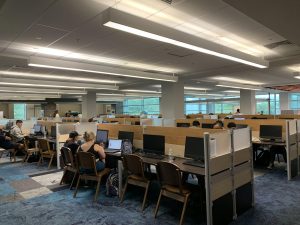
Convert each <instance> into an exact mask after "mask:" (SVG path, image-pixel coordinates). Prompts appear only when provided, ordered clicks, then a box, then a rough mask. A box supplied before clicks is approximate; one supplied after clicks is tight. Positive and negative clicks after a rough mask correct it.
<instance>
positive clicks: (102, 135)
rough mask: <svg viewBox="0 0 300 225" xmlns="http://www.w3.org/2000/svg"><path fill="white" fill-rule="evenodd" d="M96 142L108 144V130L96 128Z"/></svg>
mask: <svg viewBox="0 0 300 225" xmlns="http://www.w3.org/2000/svg"><path fill="white" fill-rule="evenodd" d="M96 142H97V143H104V144H105V146H107V144H108V130H97V135H96Z"/></svg>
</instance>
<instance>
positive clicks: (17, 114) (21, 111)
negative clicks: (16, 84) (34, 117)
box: [14, 104, 26, 120]
mask: <svg viewBox="0 0 300 225" xmlns="http://www.w3.org/2000/svg"><path fill="white" fill-rule="evenodd" d="M14 119H17V120H26V104H14Z"/></svg>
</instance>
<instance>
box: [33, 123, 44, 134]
mask: <svg viewBox="0 0 300 225" xmlns="http://www.w3.org/2000/svg"><path fill="white" fill-rule="evenodd" d="M33 129H34V133H41V132H42V126H41V125H40V124H34V125H33Z"/></svg>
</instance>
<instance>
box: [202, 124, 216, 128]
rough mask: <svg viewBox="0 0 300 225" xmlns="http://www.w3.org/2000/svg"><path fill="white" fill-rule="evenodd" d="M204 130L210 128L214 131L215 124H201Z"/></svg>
mask: <svg viewBox="0 0 300 225" xmlns="http://www.w3.org/2000/svg"><path fill="white" fill-rule="evenodd" d="M201 127H202V128H209V129H213V128H214V124H213V123H202V124H201Z"/></svg>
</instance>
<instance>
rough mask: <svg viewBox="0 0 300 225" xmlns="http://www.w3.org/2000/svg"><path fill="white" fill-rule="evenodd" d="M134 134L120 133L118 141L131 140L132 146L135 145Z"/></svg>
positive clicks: (128, 132)
mask: <svg viewBox="0 0 300 225" xmlns="http://www.w3.org/2000/svg"><path fill="white" fill-rule="evenodd" d="M133 137H134V132H130V131H119V134H118V139H121V140H130V142H131V144H132V143H133Z"/></svg>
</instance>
